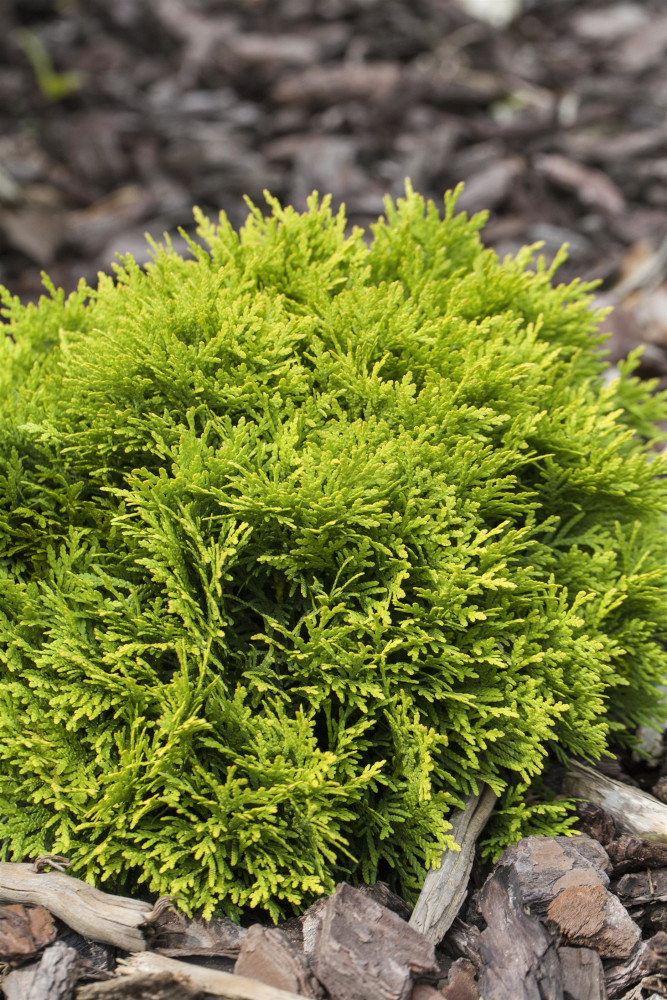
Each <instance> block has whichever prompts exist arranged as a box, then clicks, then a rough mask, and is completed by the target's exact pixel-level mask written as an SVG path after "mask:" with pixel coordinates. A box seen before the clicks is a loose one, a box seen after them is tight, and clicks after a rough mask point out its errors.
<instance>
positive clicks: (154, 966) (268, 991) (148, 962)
mask: <svg viewBox="0 0 667 1000" xmlns="http://www.w3.org/2000/svg"><path fill="white" fill-rule="evenodd" d="M118 971H119V972H121V973H123V975H132V974H133V973H136V972H143V973H149V974H151V975H158V974H159V973H163V972H170V973H172V974H173V975H174V976H177V977H178V978H179V979H181V980H185V982H186V983H187V984H188V986H190V987H195V988H196V989H197V990H201V991H202V993H210V994H212V995H213V996H215V997H223V998H224V1000H299V997H300V994H298V993H289V992H288V991H287V990H279V989H276V987H275V986H267V984H266V983H261V982H260V981H259V980H258V979H248V978H246V976H235V975H233V974H232V973H231V972H220V971H219V970H218V969H207V968H205V967H204V966H203V965H190V964H189V963H188V962H179V961H178V959H175V958H167V957H166V956H165V955H158V954H157V953H156V952H154V951H145V952H143V953H142V954H141V955H130V957H129V958H128V959H124V960H121V961H120V962H119V963H118Z"/></svg>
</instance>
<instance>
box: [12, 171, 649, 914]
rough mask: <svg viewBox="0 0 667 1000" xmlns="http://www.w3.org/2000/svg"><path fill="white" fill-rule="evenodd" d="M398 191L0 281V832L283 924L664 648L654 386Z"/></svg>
mask: <svg viewBox="0 0 667 1000" xmlns="http://www.w3.org/2000/svg"><path fill="white" fill-rule="evenodd" d="M455 200H456V195H455V194H453V195H452V194H450V195H448V196H447V197H446V199H445V201H446V207H445V217H444V219H443V218H442V217H441V215H440V213H439V212H438V210H437V209H436V207H435V206H434V205H432V204H428V205H425V204H424V201H423V200H422V199H421V198H420V197H419V196H418V195H416V194H414V192H412V190H411V189H410V187H409V186H408V188H407V194H406V197H405V199H403V200H399V202H398V204H397V205H393V204H391V203H388V204H387V207H386V217H385V218H384V219H383V220H381V221H380V222H378V224H377V225H376V226H375V227H373V239H372V241H371V242H370V245H367V244H366V243H365V242H364V239H363V238H362V233H361V232H359V231H355V232H353V233H352V234H351V235H346V234H345V219H344V217H343V215H342V214H339V215H337V216H335V217H333V216H332V214H331V212H330V209H329V202H328V200H327V199H326V198H325V199H324V200H323V201H322V202H318V199H317V198H316V197H315V196H313V198H312V199H311V200H310V204H309V210H308V211H307V212H306V213H305V214H303V215H299V214H298V213H296V212H295V211H294V210H293V209H291V208H281V207H280V205H279V204H278V203H277V202H275V201H274V200H272V199H269V204H270V214H269V216H268V217H267V218H265V217H263V215H262V213H261V212H260V211H259V210H258V209H257V208H255V207H254V206H251V211H250V216H249V218H248V221H247V223H246V225H245V227H244V228H243V229H242V231H241V232H240V234H237V233H236V232H234V230H233V229H232V228H231V226H230V225H229V223H228V222H227V221H226V219H225V218H224V217H223V218H222V219H221V221H220V224H219V226H214V225H213V224H212V223H211V222H210V221H208V220H207V219H205V218H203V217H201V215H198V221H199V234H200V238H201V241H200V242H197V243H195V242H193V243H192V244H191V247H190V250H191V255H192V259H188V260H185V259H182V258H181V257H180V256H179V255H178V254H177V253H175V252H174V250H173V249H172V247H171V246H170V244H169V243H167V244H166V246H164V247H155V248H154V261H153V262H152V263H151V264H150V265H149V266H148V267H147V268H145V269H142V268H140V267H139V266H138V265H137V264H136V263H135V262H134V261H133V260H132V259H131V258H130V257H128V258H126V259H123V261H122V264H121V265H119V266H118V268H117V270H116V274H115V277H114V278H113V279H112V278H110V277H105V276H100V278H99V283H98V285H97V287H96V288H89V287H87V286H86V285H85V284H81V285H80V287H79V289H78V291H77V292H76V293H75V294H73V295H72V296H70V297H69V298H67V299H66V298H65V297H64V296H63V294H62V292H59V291H56V290H55V289H54V288H53V287H52V286H51V285H50V284H47V288H48V291H49V296H48V297H45V298H43V299H42V300H41V301H40V303H39V304H38V305H37V306H32V305H29V306H27V307H23V306H21V305H20V304H19V303H18V301H16V300H13V299H11V298H10V296H9V295H8V294H5V295H4V303H5V309H4V314H5V317H6V324H7V325H6V326H5V332H6V333H7V334H11V337H10V336H8V337H6V338H5V343H4V345H3V346H2V354H3V356H2V363H1V364H0V389H1V391H2V400H3V402H2V407H1V409H0V535H1V537H2V547H1V550H0V705H1V711H0V734H1V738H0V842H2V844H3V845H4V856H5V857H11V858H13V859H17V860H18V859H20V858H24V857H29V856H33V855H36V854H41V853H43V852H45V851H54V852H57V853H65V854H69V855H70V856H72V858H73V859H74V870H75V871H78V872H80V873H81V874H83V875H84V876H85V877H86V878H88V879H90V880H93V881H103V880H110V882H111V884H113V885H115V886H120V885H121V884H123V883H124V881H128V880H129V881H130V882H131V881H132V880H137V879H138V880H139V881H141V880H144V881H145V882H146V883H147V888H149V889H150V890H151V891H154V892H160V893H162V892H174V893H177V894H178V895H179V896H181V897H183V899H184V900H185V905H187V906H188V907H190V908H203V910H204V911H205V912H206V913H210V912H211V911H212V910H213V909H214V908H216V909H217V910H218V912H226V913H229V914H231V915H232V916H239V915H240V913H241V911H242V910H243V908H245V907H258V908H262V909H264V910H266V911H268V912H269V913H270V914H271V915H272V916H273V917H274V918H278V917H279V915H280V914H281V913H288V912H290V910H297V911H298V910H299V909H300V908H303V907H304V906H305V905H307V904H308V903H309V902H310V901H312V899H313V898H314V897H315V896H317V895H318V894H320V893H322V892H327V891H330V890H331V889H332V888H333V886H334V884H335V882H336V881H337V880H339V879H341V878H349V879H352V880H354V879H355V878H365V879H374V878H376V877H377V876H378V874H380V875H381V876H382V877H389V878H390V879H392V880H393V881H394V883H395V884H396V885H397V887H399V888H400V889H401V890H402V891H403V892H404V893H406V894H408V895H410V894H411V893H414V892H415V890H416V889H417V888H418V887H419V885H420V882H421V879H422V878H423V870H424V865H428V864H431V863H432V862H433V861H434V860H435V858H436V857H437V856H438V854H439V852H440V850H441V849H442V848H443V846H446V845H448V843H449V840H448V833H447V831H448V829H449V828H450V826H449V823H448V821H447V816H448V813H449V812H450V811H451V809H452V808H454V807H456V806H457V805H460V804H461V800H462V798H463V796H465V795H466V794H468V793H469V792H470V791H471V790H473V791H475V790H476V789H477V788H478V787H479V783H480V782H488V783H489V784H490V785H491V786H492V787H493V788H494V789H495V790H497V792H498V793H503V792H504V796H505V797H504V799H503V804H502V808H501V809H500V810H499V812H498V816H497V819H496V820H495V821H494V822H495V826H494V827H493V828H492V830H491V832H490V834H489V840H488V845H487V846H488V850H489V851H490V852H493V851H495V850H497V848H498V846H499V844H502V842H503V841H505V842H506V841H507V840H508V839H511V838H516V837H518V836H519V835H520V834H521V832H522V831H525V830H526V829H533V830H534V829H539V830H540V831H542V832H543V831H545V830H547V831H550V832H558V831H561V830H562V829H563V828H566V827H567V820H566V818H565V812H566V811H565V810H564V808H563V806H562V805H558V804H550V805H549V804H547V805H544V806H542V805H540V803H539V802H538V803H537V804H535V803H533V805H531V806H528V805H526V804H525V802H523V801H522V799H521V793H522V791H523V790H524V789H525V788H526V787H527V785H528V784H529V783H530V782H531V781H532V780H533V779H535V778H536V776H539V774H540V773H541V772H542V770H543V768H544V765H545V761H546V760H547V756H548V754H550V753H556V754H560V755H561V756H562V755H568V754H577V755H581V756H583V757H585V758H589V759H591V758H596V757H598V756H599V755H600V754H603V753H604V752H605V751H606V748H607V745H608V741H609V740H610V739H612V740H616V741H624V740H627V739H628V733H629V732H631V730H632V728H633V727H634V726H635V725H636V724H638V723H642V722H645V721H647V720H648V719H649V718H650V717H651V715H652V714H653V709H654V701H655V686H656V683H657V682H658V681H659V680H660V679H661V677H662V675H663V674H664V672H665V663H666V660H665V653H664V651H663V645H662V643H663V640H664V638H665V629H666V625H667V617H666V614H665V568H664V567H665V541H664V537H665V536H664V527H663V515H664V510H665V499H666V487H665V478H664V476H665V461H664V460H663V458H662V457H659V456H658V455H657V454H656V453H655V452H653V451H651V450H650V449H649V446H648V444H647V440H646V438H647V437H648V436H650V435H651V434H653V433H654V432H653V422H654V421H655V420H656V419H657V418H658V417H662V416H663V415H664V414H665V412H666V407H665V401H664V399H663V398H662V397H655V396H651V394H650V392H649V389H648V388H647V387H646V386H645V385H642V384H640V383H639V382H638V381H637V380H636V379H633V378H632V376H631V371H630V370H629V369H628V370H627V371H624V373H623V375H622V378H621V379H620V380H617V381H615V382H614V383H612V384H610V385H606V384H605V383H604V381H603V379H602V377H601V372H602V370H603V362H602V360H601V356H600V351H599V349H598V346H597V345H598V344H599V343H600V341H601V338H600V337H599V336H597V335H596V330H597V327H598V324H599V316H597V315H596V314H595V313H594V312H592V311H591V310H590V307H589V299H590V296H589V291H590V286H584V285H580V284H577V283H575V284H572V285H569V286H567V287H566V286H563V285H558V286H555V285H554V282H553V274H554V270H555V265H554V267H552V268H547V267H546V266H545V264H544V262H543V261H542V260H541V259H537V260H536V259H535V252H534V248H527V249H525V250H523V251H522V252H521V253H520V254H519V255H518V256H517V257H516V258H514V259H510V258H508V259H506V260H504V261H502V262H501V261H499V260H498V259H497V258H496V256H495V255H494V254H493V253H492V252H490V251H486V250H484V249H483V247H482V244H481V242H480V239H479V236H478V230H479V228H480V226H481V225H482V224H483V221H484V218H483V216H477V217H475V218H474V219H471V220H468V219H467V218H466V217H465V215H461V214H458V215H457V214H454V208H455Z"/></svg>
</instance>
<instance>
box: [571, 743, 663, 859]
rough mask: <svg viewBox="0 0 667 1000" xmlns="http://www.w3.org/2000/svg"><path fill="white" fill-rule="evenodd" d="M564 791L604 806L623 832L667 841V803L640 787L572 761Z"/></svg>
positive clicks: (573, 796) (574, 796)
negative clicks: (616, 779) (615, 779)
mask: <svg viewBox="0 0 667 1000" xmlns="http://www.w3.org/2000/svg"><path fill="white" fill-rule="evenodd" d="M563 794H564V795H570V796H572V798H577V799H586V800H587V801H589V802H593V803H595V805H598V806H602V808H603V809H605V810H606V811H607V812H608V813H609V815H610V816H611V817H612V818H613V820H614V822H615V823H616V824H617V826H618V827H619V829H620V830H621V831H622V832H625V833H633V834H635V836H637V837H643V838H644V839H645V840H660V841H664V842H667V805H664V804H663V803H662V802H659V801H658V799H656V798H655V797H654V796H653V795H649V794H648V793H647V792H642V791H640V790H639V788H631V787H630V785H624V784H623V783H622V782H621V781H614V779H613V778H608V777H607V776H606V775H604V774H600V772H599V771H594V770H593V768H592V767H586V765H585V764H579V763H578V762H577V761H571V762H570V764H569V765H568V769H567V774H566V775H565V781H564V783H563Z"/></svg>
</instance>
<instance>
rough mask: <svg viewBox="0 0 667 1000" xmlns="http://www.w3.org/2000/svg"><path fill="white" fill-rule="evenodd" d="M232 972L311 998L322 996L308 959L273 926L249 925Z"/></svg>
mask: <svg viewBox="0 0 667 1000" xmlns="http://www.w3.org/2000/svg"><path fill="white" fill-rule="evenodd" d="M234 974H235V975H237V976H246V977H247V978H249V979H258V980H259V981H260V982H262V983H267V984H268V985H269V986H275V987H276V988H277V989H280V990H287V991H288V992H291V993H299V994H301V995H302V996H304V997H312V998H314V1000H319V998H321V997H323V996H324V990H323V989H322V987H321V986H320V984H319V983H318V982H317V980H316V979H315V977H314V975H313V973H312V970H311V968H310V964H309V962H308V958H307V957H306V956H305V955H304V954H303V953H302V952H301V951H299V950H298V949H297V948H296V947H295V946H294V945H293V944H292V943H291V942H290V940H289V938H288V937H287V935H286V934H283V933H282V931H280V930H278V929H277V928H275V927H263V926H262V925H261V924H253V926H252V927H249V928H248V931H247V933H246V935H245V937H244V938H243V941H242V942H241V950H240V952H239V957H238V958H237V960H236V965H235V966H234Z"/></svg>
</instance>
